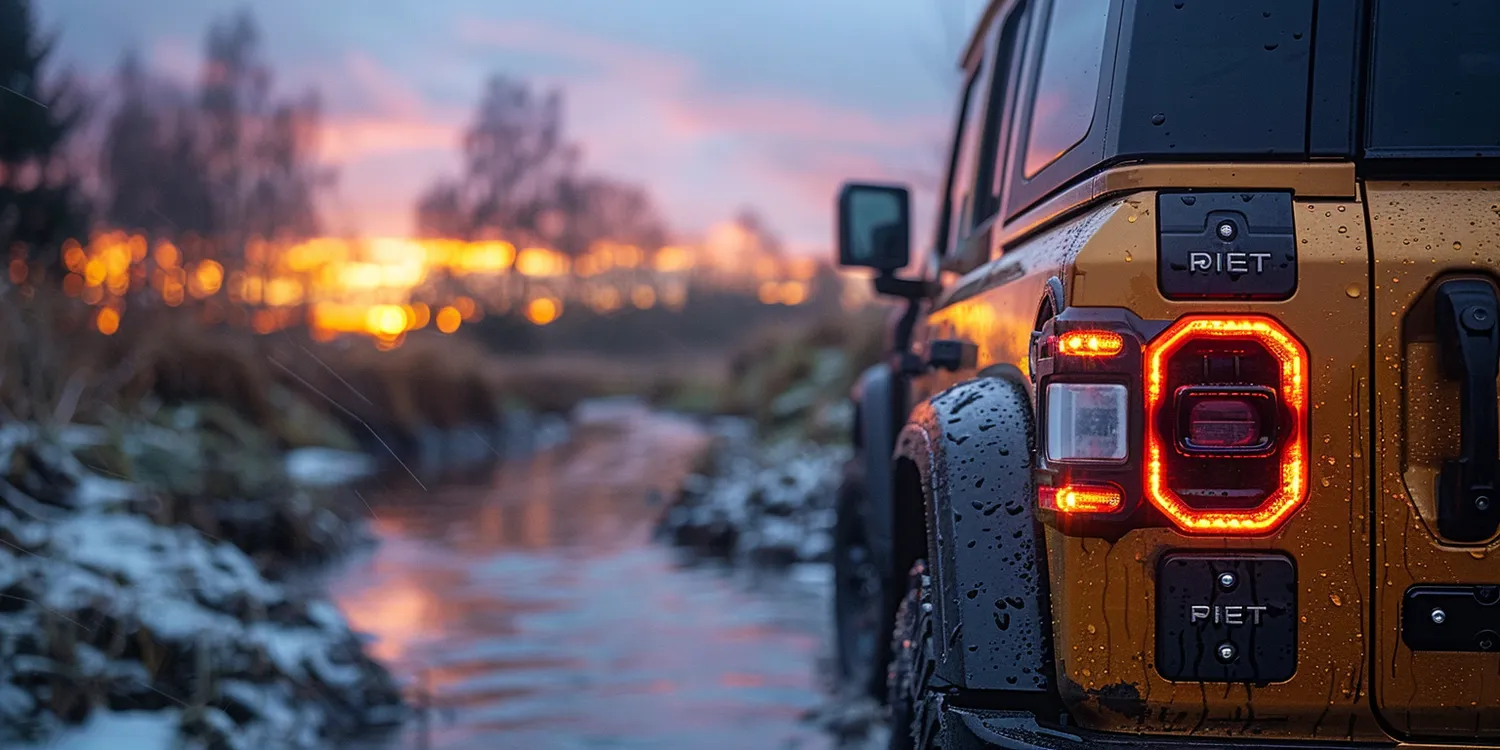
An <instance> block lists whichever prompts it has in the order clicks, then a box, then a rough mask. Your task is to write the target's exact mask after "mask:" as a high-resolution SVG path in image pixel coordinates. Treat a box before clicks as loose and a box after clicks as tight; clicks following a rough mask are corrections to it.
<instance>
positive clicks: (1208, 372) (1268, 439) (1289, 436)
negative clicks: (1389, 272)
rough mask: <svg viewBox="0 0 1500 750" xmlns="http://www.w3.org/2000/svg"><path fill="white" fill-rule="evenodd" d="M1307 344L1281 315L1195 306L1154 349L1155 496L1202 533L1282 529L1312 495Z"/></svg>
mask: <svg viewBox="0 0 1500 750" xmlns="http://www.w3.org/2000/svg"><path fill="white" fill-rule="evenodd" d="M1307 367H1308V365H1307V352H1306V350H1304V349H1303V347H1302V345H1301V344H1300V343H1299V342H1298V341H1297V340H1296V339H1295V338H1293V337H1292V335H1291V334H1290V333H1288V332H1287V331H1286V329H1285V328H1283V327H1281V325H1280V324H1279V323H1277V322H1276V321H1274V320H1272V319H1270V318H1266V317H1260V316H1244V317H1225V318H1221V317H1207V316H1193V317H1187V318H1183V319H1181V320H1179V321H1177V322H1176V323H1174V324H1173V325H1172V326H1171V327H1170V328H1168V329H1167V330H1166V331H1164V332H1162V333H1161V335H1159V336H1157V337H1156V339H1155V340H1153V341H1152V342H1151V343H1150V344H1149V345H1148V346H1147V348H1146V354H1145V373H1144V380H1145V391H1146V394H1145V411H1146V418H1147V421H1148V425H1147V429H1146V430H1145V443H1146V456H1145V485H1146V487H1145V489H1146V497H1147V498H1149V499H1150V501H1151V503H1152V504H1153V505H1155V506H1156V507H1157V508H1158V509H1159V510H1161V512H1162V513H1163V514H1165V515H1166V516H1167V518H1168V519H1170V520H1171V521H1172V522H1173V523H1174V524H1175V525H1177V526H1178V527H1179V528H1181V529H1183V530H1184V531H1189V532H1199V533H1205V532H1206V533H1215V532H1220V533H1222V532H1230V533H1261V532H1267V531H1270V530H1273V529H1274V528H1275V527H1277V526H1278V525H1280V524H1281V523H1282V522H1283V521H1284V520H1286V518H1287V517H1288V516H1289V515H1291V513H1292V512H1293V511H1295V510H1296V509H1297V507H1298V506H1300V505H1301V504H1302V502H1303V501H1304V500H1305V499H1306V497H1307V475H1308V468H1309V467H1308V443H1307V429H1306V424H1307V419H1308V406H1307V402H1308V398H1307Z"/></svg>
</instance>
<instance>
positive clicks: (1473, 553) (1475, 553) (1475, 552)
mask: <svg viewBox="0 0 1500 750" xmlns="http://www.w3.org/2000/svg"><path fill="white" fill-rule="evenodd" d="M1469 557H1472V558H1474V559H1475V560H1483V559H1484V550H1482V549H1471V550H1469Z"/></svg>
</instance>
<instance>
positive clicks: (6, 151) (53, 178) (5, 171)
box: [0, 0, 86, 259]
mask: <svg viewBox="0 0 1500 750" xmlns="http://www.w3.org/2000/svg"><path fill="white" fill-rule="evenodd" d="M52 51H53V44H52V40H51V39H42V38H39V36H38V34H37V30H36V22H35V18H34V16H33V14H32V10H31V3H30V0H0V250H5V251H8V254H16V253H25V254H26V256H27V257H29V258H32V259H40V258H55V257H56V256H57V248H58V247H59V246H60V245H61V244H62V241H63V240H64V239H67V238H68V237H70V236H77V235H79V234H81V233H82V232H83V231H84V230H85V228H86V226H85V222H86V217H85V212H84V210H83V203H82V195H81V191H80V189H79V185H78V181H77V178H76V176H75V175H74V173H73V170H72V169H71V168H70V166H69V165H68V163H67V159H66V155H65V153H64V150H65V147H66V145H67V141H68V138H69V137H70V136H71V135H72V134H73V132H74V131H75V130H76V128H77V126H78V124H79V123H80V121H81V120H82V116H83V110H82V108H81V107H80V106H79V105H78V104H77V101H76V97H75V96H74V91H73V85H72V82H71V81H70V80H69V79H68V78H66V77H62V78H60V79H59V80H58V81H57V82H56V83H52V82H49V81H48V80H47V79H46V75H45V72H44V68H45V67H46V63H47V61H48V58H49V57H50V56H51V54H52Z"/></svg>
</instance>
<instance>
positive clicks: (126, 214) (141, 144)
mask: <svg viewBox="0 0 1500 750" xmlns="http://www.w3.org/2000/svg"><path fill="white" fill-rule="evenodd" d="M115 89H116V91H117V92H118V93H119V96H120V103H119V105H118V106H117V107H116V109H115V110H114V112H113V113H112V114H111V116H110V118H109V121H108V122H107V123H106V126H105V136H104V143H103V147H102V149H101V150H100V154H99V174H100V177H101V178H102V180H103V182H104V184H105V186H106V187H105V190H104V191H103V196H102V218H103V219H104V221H105V223H106V224H108V225H109V226H112V227H121V228H125V229H131V230H138V231H144V232H148V233H152V234H167V235H181V234H184V233H186V232H195V233H197V234H199V235H203V236H207V235H209V234H211V233H212V232H213V231H214V229H215V228H216V227H217V226H218V225H217V223H216V221H215V219H216V216H215V212H214V204H213V200H212V198H211V192H210V187H209V182H208V175H207V169H206V168H205V166H204V164H203V148H202V146H201V141H202V136H201V135H200V134H199V132H198V120H197V117H196V114H197V113H196V111H195V110H194V109H193V108H192V107H191V106H190V105H189V104H188V102H187V101H186V99H185V96H184V95H183V94H182V93H181V92H178V91H175V90H173V88H172V87H171V86H170V85H169V84H166V83H164V82H162V81H159V80H155V79H153V78H152V77H151V75H150V74H149V73H148V72H147V71H146V70H145V68H143V67H142V65H141V63H140V59H139V57H138V56H137V55H136V54H135V53H133V52H129V53H126V55H125V56H124V57H123V58H121V60H120V64H119V67H118V68H117V69H116V71H115Z"/></svg>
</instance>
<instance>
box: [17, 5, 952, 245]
mask: <svg viewBox="0 0 1500 750" xmlns="http://www.w3.org/2000/svg"><path fill="white" fill-rule="evenodd" d="M240 4H241V3H240V2H236V1H235V0H132V1H131V2H113V1H112V0H38V2H37V5H38V7H39V10H40V13H41V22H42V25H43V27H44V28H45V29H46V30H49V31H56V32H59V33H60V39H59V56H60V58H61V59H62V60H63V61H65V62H66V63H68V64H71V65H73V66H74V67H75V69H76V70H78V71H79V72H81V73H83V74H85V75H87V76H88V77H89V78H90V79H92V80H95V81H98V82H100V83H103V82H105V81H107V80H108V75H109V72H110V70H111V69H112V68H113V66H114V65H115V63H116V62H117V61H118V60H119V58H120V56H121V54H122V53H123V52H124V51H125V50H126V49H127V48H128V47H130V46H132V45H134V46H135V47H136V48H138V49H140V50H141V52H142V53H143V55H144V56H145V58H146V60H147V61H148V62H149V63H150V64H151V65H152V67H154V68H155V69H157V70H158V71H159V72H161V73H164V74H166V75H168V76H171V77H174V78H178V79H180V80H182V81H183V82H185V83H186V82H191V81H194V80H196V78H197V74H198V70H199V60H200V50H201V46H202V39H203V36H204V33H205V31H206V29H207V28H208V25H209V23H210V21H211V19H213V18H215V17H217V16H221V15H223V14H225V13H227V12H229V11H230V10H232V9H233V8H235V7H237V6H238V5H240ZM979 4H980V3H979V2H977V1H976V0H738V1H735V2H730V1H729V0H546V2H537V1H536V0H425V1H424V2H411V1H409V0H399V1H398V0H375V1H373V2H372V1H371V0H261V1H260V2H256V3H253V4H252V7H253V8H254V10H255V13H256V18H257V20H258V21H259V23H260V26H261V29H262V32H263V35H264V39H263V41H264V48H265V50H266V52H267V53H268V55H269V57H270V58H271V60H272V61H273V66H274V69H275V71H276V74H277V79H276V85H277V90H278V91H281V92H283V93H292V92H297V91H301V90H304V89H306V88H308V87H316V88H318V89H319V90H321V92H322V94H323V98H324V106H325V117H326V125H327V132H326V135H325V141H324V144H323V148H324V154H323V158H325V159H326V160H327V161H329V162H331V163H335V164H337V165H339V167H340V169H339V174H340V178H339V186H338V188H337V190H336V192H335V193H334V195H333V196H332V197H331V199H330V200H329V201H328V202H327V204H326V205H325V206H324V210H325V215H326V216H327V217H328V218H329V220H330V221H329V224H330V227H329V228H330V230H331V231H334V232H356V231H358V232H363V233H366V234H402V233H405V232H408V231H409V230H410V229H411V224H412V215H413V210H412V206H413V204H414V201H415V198H416V196H417V194H418V193H419V192H420V191H421V190H422V189H423V187H424V186H426V185H427V184H429V183H430V182H431V181H432V179H433V178H434V177H436V176H438V175H440V174H443V173H447V172H452V171H454V170H456V169H457V159H456V152H457V143H458V138H459V133H460V132H461V130H462V129H463V127H464V126H465V125H466V123H467V122H468V120H469V118H470V115H471V112H472V109H473V106H474V103H475V101H476V99H477V97H478V95H479V92H480V90H481V87H482V84H483V81H484V79H485V77H486V76H488V75H489V74H491V73H494V72H503V73H506V74H509V75H513V76H517V77H522V78H527V79H531V80H534V81H536V82H537V83H539V84H544V85H551V84H558V85H561V86H564V87H565V90H566V96H567V115H568V128H569V131H570V132H571V134H572V136H573V137H574V138H575V139H576V140H577V141H579V142H580V143H582V144H583V146H584V151H585V164H586V166H587V168H589V169H591V170H594V171H598V172H601V173H604V174H608V175H611V176H615V177H620V178H625V179H630V180H635V181H638V182H642V183H644V184H646V185H648V186H649V187H650V189H651V191H652V192H653V194H654V196H655V197H656V199H657V201H658V203H659V204H660V206H661V208H662V211H663V213H664V214H665V215H666V217H667V218H668V220H669V221H670V222H671V223H672V225H673V226H674V228H676V229H678V230H680V231H682V232H685V233H689V234H692V233H699V232H702V231H703V230H705V229H707V228H708V227H709V226H710V225H712V224H714V223H716V222H719V221H722V220H724V219H726V218H728V217H730V216H731V215H732V214H733V213H734V212H735V211H736V209H738V208H739V207H741V206H755V207H757V208H759V209H760V210H761V211H762V213H764V214H765V215H766V216H767V218H768V219H769V221H770V223H771V224H772V226H773V227H774V228H776V229H777V230H778V231H779V232H780V233H781V234H782V235H783V236H784V237H785V239H786V240H787V241H788V244H789V245H790V246H792V247H793V248H797V249H804V250H807V251H814V250H818V251H821V250H822V249H824V248H826V247H827V246H828V245H829V243H830V242H831V232H832V230H831V227H832V222H831V213H832V198H833V194H834V191H835V189H836V187H837V184H838V182H839V181H840V180H841V179H844V178H846V177H862V178H877V179H887V180H901V181H907V182H912V183H917V184H918V186H919V187H930V186H931V185H932V184H933V183H935V182H936V181H937V178H938V176H939V171H940V169H939V161H940V153H941V151H942V145H943V141H944V140H945V137H946V133H945V131H946V127H947V119H948V117H949V116H950V112H951V110H952V102H951V97H952V95H953V91H954V90H955V89H956V82H955V81H954V80H953V79H954V77H955V75H956V74H955V72H954V71H955V66H954V63H955V59H956V56H957V54H958V50H959V48H960V46H961V45H962V42H963V39H962V38H963V36H964V35H965V34H966V30H965V29H964V28H962V27H964V26H965V25H966V24H967V23H968V21H969V19H970V18H972V17H973V15H974V14H975V12H976V11H977V9H978V6H979ZM376 8H378V10H375V9H376ZM929 196H930V194H929V193H928V192H926V191H925V190H924V191H923V192H921V193H920V194H919V196H918V203H917V208H918V210H919V211H921V213H923V214H926V213H927V210H926V209H928V208H929V205H928V204H930V203H931V198H930V197H929Z"/></svg>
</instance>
